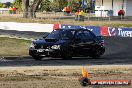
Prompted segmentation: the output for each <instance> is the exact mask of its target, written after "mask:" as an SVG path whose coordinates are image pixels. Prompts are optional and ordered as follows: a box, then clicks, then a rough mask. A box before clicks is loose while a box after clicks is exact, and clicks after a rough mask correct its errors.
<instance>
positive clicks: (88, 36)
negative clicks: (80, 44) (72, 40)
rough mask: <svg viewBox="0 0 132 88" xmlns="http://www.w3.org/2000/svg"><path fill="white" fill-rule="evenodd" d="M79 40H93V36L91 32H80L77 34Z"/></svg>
mask: <svg viewBox="0 0 132 88" xmlns="http://www.w3.org/2000/svg"><path fill="white" fill-rule="evenodd" d="M76 38H77V39H82V40H89V39H92V38H93V35H92V34H91V33H90V32H89V31H79V32H77V34H76Z"/></svg>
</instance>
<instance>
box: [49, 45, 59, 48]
mask: <svg viewBox="0 0 132 88" xmlns="http://www.w3.org/2000/svg"><path fill="white" fill-rule="evenodd" d="M51 49H60V45H53V46H52V47H51Z"/></svg>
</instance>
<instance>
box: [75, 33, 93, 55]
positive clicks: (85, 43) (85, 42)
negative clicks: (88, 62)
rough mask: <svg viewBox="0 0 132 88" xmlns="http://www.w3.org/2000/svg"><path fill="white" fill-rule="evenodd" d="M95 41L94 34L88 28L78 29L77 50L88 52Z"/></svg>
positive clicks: (76, 37)
mask: <svg viewBox="0 0 132 88" xmlns="http://www.w3.org/2000/svg"><path fill="white" fill-rule="evenodd" d="M92 43H94V36H93V35H92V33H91V32H90V31H88V30H81V31H78V32H77V33H76V35H75V52H77V53H80V54H84V53H88V52H89V51H90V49H91V47H92Z"/></svg>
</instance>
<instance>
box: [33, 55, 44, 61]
mask: <svg viewBox="0 0 132 88" xmlns="http://www.w3.org/2000/svg"><path fill="white" fill-rule="evenodd" d="M33 59H34V60H39V61H40V60H42V57H41V56H33Z"/></svg>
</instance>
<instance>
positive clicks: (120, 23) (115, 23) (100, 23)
mask: <svg viewBox="0 0 132 88" xmlns="http://www.w3.org/2000/svg"><path fill="white" fill-rule="evenodd" d="M0 22H21V23H42V24H54V23H59V24H69V25H81V26H109V27H129V28H130V27H132V21H108V20H106V21H84V22H78V21H74V19H57V20H53V19H25V18H17V17H0Z"/></svg>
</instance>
